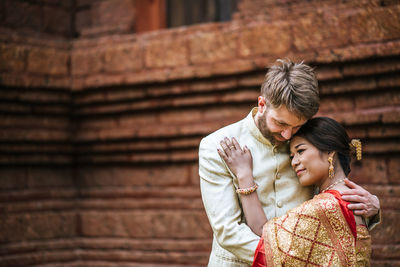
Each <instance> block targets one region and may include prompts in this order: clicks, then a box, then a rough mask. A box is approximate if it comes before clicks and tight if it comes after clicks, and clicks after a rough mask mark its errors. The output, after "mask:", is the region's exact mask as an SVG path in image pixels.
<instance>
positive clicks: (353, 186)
mask: <svg viewBox="0 0 400 267" xmlns="http://www.w3.org/2000/svg"><path fill="white" fill-rule="evenodd" d="M344 183H345V184H346V185H347V186H348V187H350V188H352V189H359V188H362V187H361V186H359V185H358V184H356V183H354V182H352V181H350V180H349V179H344Z"/></svg>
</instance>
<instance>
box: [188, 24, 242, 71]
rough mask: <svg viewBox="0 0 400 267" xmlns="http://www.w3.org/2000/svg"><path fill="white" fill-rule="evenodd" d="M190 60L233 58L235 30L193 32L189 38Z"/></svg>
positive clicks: (212, 60) (209, 60)
mask: <svg viewBox="0 0 400 267" xmlns="http://www.w3.org/2000/svg"><path fill="white" fill-rule="evenodd" d="M189 47H190V62H191V63H192V64H201V63H211V62H216V61H220V60H226V59H233V58H235V57H236V53H237V52H236V51H237V33H236V32H218V31H208V32H199V33H196V34H193V36H191V38H190V40H189Z"/></svg>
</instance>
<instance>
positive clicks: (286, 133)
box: [281, 129, 292, 140]
mask: <svg viewBox="0 0 400 267" xmlns="http://www.w3.org/2000/svg"><path fill="white" fill-rule="evenodd" d="M281 135H282V136H283V138H285V139H286V140H289V139H290V138H291V137H292V130H291V129H286V130H284V131H283V132H281Z"/></svg>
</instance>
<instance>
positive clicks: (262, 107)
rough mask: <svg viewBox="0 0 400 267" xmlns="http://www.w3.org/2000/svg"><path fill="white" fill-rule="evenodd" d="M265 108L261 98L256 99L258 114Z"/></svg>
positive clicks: (263, 99) (263, 100)
mask: <svg viewBox="0 0 400 267" xmlns="http://www.w3.org/2000/svg"><path fill="white" fill-rule="evenodd" d="M265 108H266V101H265V98H264V97H263V96H259V97H258V112H260V113H263V112H264V110H265Z"/></svg>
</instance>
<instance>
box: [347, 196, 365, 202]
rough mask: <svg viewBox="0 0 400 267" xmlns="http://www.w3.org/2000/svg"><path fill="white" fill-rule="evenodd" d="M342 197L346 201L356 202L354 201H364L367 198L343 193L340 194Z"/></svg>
mask: <svg viewBox="0 0 400 267" xmlns="http://www.w3.org/2000/svg"><path fill="white" fill-rule="evenodd" d="M342 199H343V200H345V201H347V202H356V203H365V202H367V199H366V198H364V197H362V196H359V195H345V196H342Z"/></svg>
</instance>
